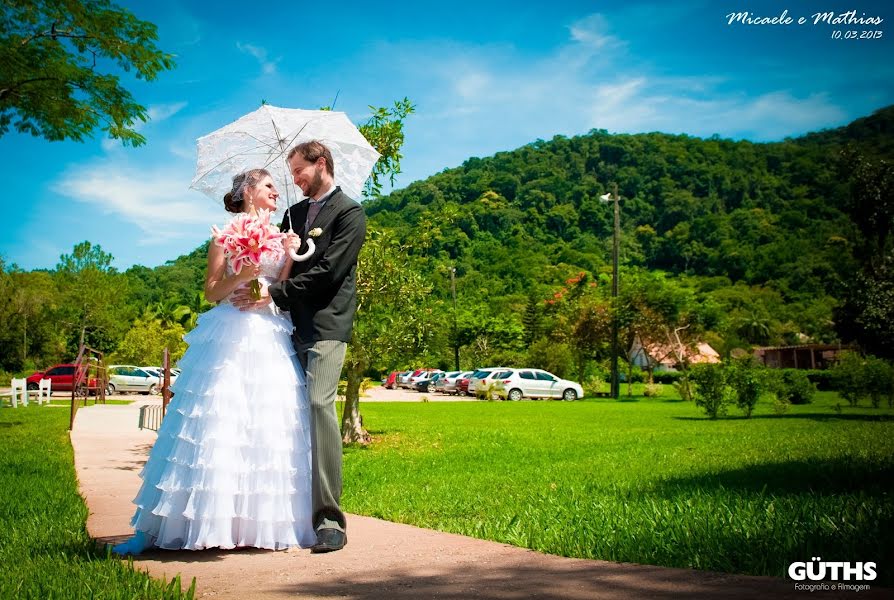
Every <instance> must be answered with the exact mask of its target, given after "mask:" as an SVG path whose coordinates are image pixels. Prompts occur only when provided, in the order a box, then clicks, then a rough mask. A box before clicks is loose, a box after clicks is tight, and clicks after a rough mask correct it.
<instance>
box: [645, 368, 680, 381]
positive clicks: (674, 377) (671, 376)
mask: <svg viewBox="0 0 894 600" xmlns="http://www.w3.org/2000/svg"><path fill="white" fill-rule="evenodd" d="M681 377H683V373H681V372H680V371H658V372H656V373H653V374H652V380H653V381H654V382H655V383H676V382H678V381H680V378H681Z"/></svg>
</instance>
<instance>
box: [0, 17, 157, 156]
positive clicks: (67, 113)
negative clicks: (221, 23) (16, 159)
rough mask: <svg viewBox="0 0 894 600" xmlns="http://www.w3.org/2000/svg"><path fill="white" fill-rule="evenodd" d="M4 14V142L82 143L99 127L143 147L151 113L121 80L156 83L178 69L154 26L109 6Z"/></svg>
mask: <svg viewBox="0 0 894 600" xmlns="http://www.w3.org/2000/svg"><path fill="white" fill-rule="evenodd" d="M0 10H2V12H0V24H2V26H0V135H4V134H6V133H7V132H9V130H10V128H13V129H15V130H16V131H18V132H21V133H30V134H32V135H34V136H38V137H43V138H46V139H47V140H51V141H59V140H65V139H72V140H76V141H82V140H83V139H84V138H85V137H87V136H89V135H91V134H92V132H93V131H94V130H95V129H96V128H97V127H98V128H100V129H101V130H102V131H104V132H106V133H107V134H108V136H109V137H111V138H116V139H120V140H121V141H122V142H123V143H124V144H125V145H128V144H129V145H134V146H138V145H140V144H142V143H143V142H145V138H144V137H143V136H142V135H141V134H140V133H138V131H137V129H136V124H137V122H138V121H140V122H145V121H146V120H147V119H148V115H147V111H146V108H145V107H144V106H142V105H140V104H139V103H138V102H137V101H136V100H135V99H134V98H133V96H132V95H131V93H130V92H129V91H128V90H127V89H125V88H124V87H123V86H122V84H121V77H120V75H119V74H118V73H120V72H121V71H123V72H126V73H133V75H134V76H135V77H136V78H137V79H145V80H147V81H152V80H154V79H155V78H156V77H157V76H158V75H159V73H161V72H162V71H165V70H168V69H171V68H173V67H174V60H173V57H172V55H170V54H165V53H164V52H162V51H161V50H159V49H158V48H157V47H156V45H155V42H156V40H157V38H158V34H157V31H156V27H155V25H153V24H152V23H148V22H146V21H142V20H140V19H137V18H136V17H135V16H134V15H132V14H131V13H130V12H128V11H127V10H124V9H121V8H119V7H117V6H115V5H114V4H112V3H111V2H110V1H109V0H91V1H89V2H87V1H85V0H5V1H4V2H3V4H2V9H0Z"/></svg>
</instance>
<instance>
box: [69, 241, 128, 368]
mask: <svg viewBox="0 0 894 600" xmlns="http://www.w3.org/2000/svg"><path fill="white" fill-rule="evenodd" d="M111 265H112V255H111V254H109V253H107V252H104V251H103V249H102V248H101V247H100V246H99V245H96V246H94V245H92V244H91V243H90V242H86V241H85V242H81V243H80V244H76V245H75V247H74V250H72V253H71V254H63V255H62V256H61V257H59V264H58V265H56V277H57V281H58V286H59V290H60V306H62V310H61V313H62V321H63V323H64V324H66V325H68V330H69V336H68V351H69V353H74V354H76V353H77V351H78V348H79V347H80V345H81V344H84V343H86V344H88V345H90V346H92V347H93V348H96V349H97V350H100V351H108V350H112V349H113V348H114V346H115V344H116V343H117V340H119V339H120V338H121V337H122V336H123V334H124V330H126V329H127V328H128V324H129V323H130V319H129V318H127V315H126V312H127V311H128V309H129V307H127V306H126V305H125V304H123V303H122V302H121V299H122V298H123V297H124V296H125V292H126V289H127V282H126V280H125V279H124V278H123V277H121V276H120V275H119V274H118V273H117V272H116V271H115V269H114V268H112V266H111Z"/></svg>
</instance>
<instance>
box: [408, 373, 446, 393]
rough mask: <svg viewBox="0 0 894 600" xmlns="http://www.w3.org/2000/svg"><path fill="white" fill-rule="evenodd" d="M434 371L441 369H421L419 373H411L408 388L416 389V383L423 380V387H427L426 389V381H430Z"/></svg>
mask: <svg viewBox="0 0 894 600" xmlns="http://www.w3.org/2000/svg"><path fill="white" fill-rule="evenodd" d="M436 373H443V371H442V370H440V369H421V373H419V374H418V375H413V376H412V377H410V389H413V390H418V388H417V387H416V385H417V384H418V383H419V382H420V381H424V382H425V383H426V388H425V389H426V390H427V389H428V387H427V385H428V382H429V381H431V378H432V377H433V376H434V375H435V374H436Z"/></svg>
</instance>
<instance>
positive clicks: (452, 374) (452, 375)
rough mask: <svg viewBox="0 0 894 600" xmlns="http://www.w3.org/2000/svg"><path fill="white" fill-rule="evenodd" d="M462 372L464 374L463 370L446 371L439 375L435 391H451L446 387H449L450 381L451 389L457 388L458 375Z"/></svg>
mask: <svg viewBox="0 0 894 600" xmlns="http://www.w3.org/2000/svg"><path fill="white" fill-rule="evenodd" d="M462 374H463V372H462V371H447V372H446V373H444V374H443V375H441V376H440V377H438V380H437V381H435V391H436V392H441V393H445V394H446V393H450V392H448V391H447V390H446V389H445V388H446V387H447V382H448V381H449V382H450V386H451V387H450V389H451V390H455V389H456V379H457V377H459V376H460V375H462Z"/></svg>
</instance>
